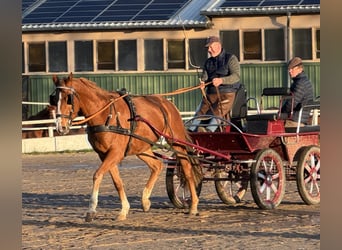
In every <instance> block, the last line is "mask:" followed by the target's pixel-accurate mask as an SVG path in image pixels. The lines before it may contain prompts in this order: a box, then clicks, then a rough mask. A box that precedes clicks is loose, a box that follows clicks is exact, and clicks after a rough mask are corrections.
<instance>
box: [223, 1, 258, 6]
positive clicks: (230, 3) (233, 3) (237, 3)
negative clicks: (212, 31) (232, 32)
mask: <svg viewBox="0 0 342 250" xmlns="http://www.w3.org/2000/svg"><path fill="white" fill-rule="evenodd" d="M261 1H262V0H226V1H225V2H224V3H223V4H221V6H220V7H221V8H229V7H256V6H258V5H259V4H260V3H261Z"/></svg>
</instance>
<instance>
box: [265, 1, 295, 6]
mask: <svg viewBox="0 0 342 250" xmlns="http://www.w3.org/2000/svg"><path fill="white" fill-rule="evenodd" d="M300 2H301V0H265V2H263V3H262V4H261V6H281V5H298V4H299V3H300Z"/></svg>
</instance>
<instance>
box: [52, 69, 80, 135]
mask: <svg viewBox="0 0 342 250" xmlns="http://www.w3.org/2000/svg"><path fill="white" fill-rule="evenodd" d="M52 80H53V82H54V84H55V86H56V90H55V91H54V93H53V94H52V95H50V104H51V105H53V106H56V131H57V133H58V134H60V135H66V134H68V133H69V131H70V127H71V125H72V120H73V119H74V118H75V117H76V116H77V113H78V110H75V103H74V96H75V94H76V91H75V90H74V88H73V87H72V81H73V78H72V73H70V75H69V76H68V77H67V78H63V79H59V78H58V77H57V76H53V78H52Z"/></svg>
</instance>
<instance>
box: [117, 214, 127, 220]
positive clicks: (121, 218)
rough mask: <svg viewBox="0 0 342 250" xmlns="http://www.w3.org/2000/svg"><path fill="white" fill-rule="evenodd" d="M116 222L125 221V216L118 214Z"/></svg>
mask: <svg viewBox="0 0 342 250" xmlns="http://www.w3.org/2000/svg"><path fill="white" fill-rule="evenodd" d="M116 220H117V221H123V220H126V215H125V214H119V215H118V217H117V218H116Z"/></svg>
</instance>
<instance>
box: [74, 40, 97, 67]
mask: <svg viewBox="0 0 342 250" xmlns="http://www.w3.org/2000/svg"><path fill="white" fill-rule="evenodd" d="M93 70H94V64H93V42H92V41H75V71H93Z"/></svg>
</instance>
